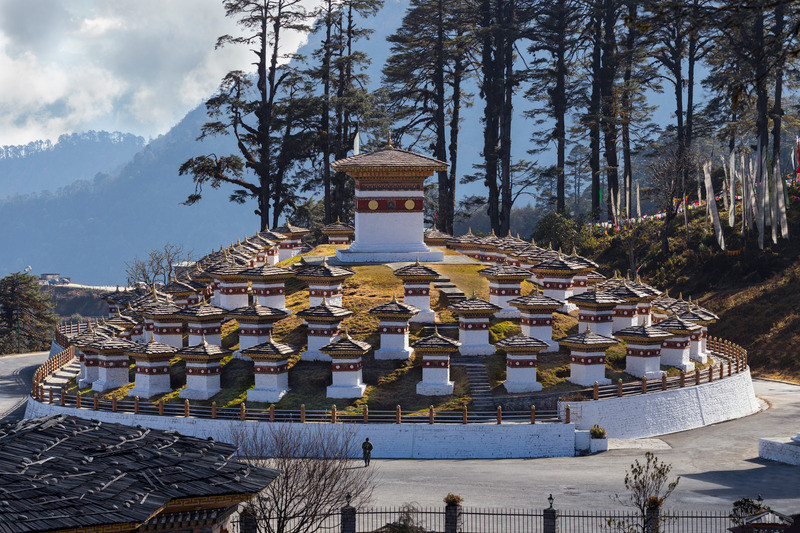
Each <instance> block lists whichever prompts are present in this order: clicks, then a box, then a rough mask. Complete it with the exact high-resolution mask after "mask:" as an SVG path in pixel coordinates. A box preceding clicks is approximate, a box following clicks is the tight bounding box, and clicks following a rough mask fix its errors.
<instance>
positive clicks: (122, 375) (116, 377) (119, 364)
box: [92, 355, 130, 392]
mask: <svg viewBox="0 0 800 533" xmlns="http://www.w3.org/2000/svg"><path fill="white" fill-rule="evenodd" d="M97 359H98V376H97V380H95V381H94V382H93V383H92V390H94V391H98V392H102V391H105V390H109V389H116V388H118V387H124V386H125V385H127V384H128V383H130V378H129V374H128V356H127V355H100V356H99V357H98V358H97Z"/></svg>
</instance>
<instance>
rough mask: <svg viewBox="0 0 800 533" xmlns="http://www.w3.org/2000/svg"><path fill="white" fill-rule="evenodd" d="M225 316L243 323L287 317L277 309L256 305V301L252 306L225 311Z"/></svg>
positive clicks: (281, 310)
mask: <svg viewBox="0 0 800 533" xmlns="http://www.w3.org/2000/svg"><path fill="white" fill-rule="evenodd" d="M225 316H228V317H230V318H235V319H237V320H243V321H255V320H259V319H262V320H272V321H278V320H281V319H283V318H286V317H287V316H289V313H287V312H286V311H284V310H283V309H278V308H277V307H268V306H266V305H261V304H260V303H258V300H256V302H255V303H253V305H247V306H244V307H237V308H236V309H231V310H230V311H225Z"/></svg>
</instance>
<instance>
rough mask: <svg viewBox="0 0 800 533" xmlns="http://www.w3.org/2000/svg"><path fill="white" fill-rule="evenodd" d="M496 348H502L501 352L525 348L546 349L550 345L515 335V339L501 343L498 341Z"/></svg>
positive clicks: (509, 338) (511, 338)
mask: <svg viewBox="0 0 800 533" xmlns="http://www.w3.org/2000/svg"><path fill="white" fill-rule="evenodd" d="M495 347H496V348H500V349H501V350H514V349H523V348H537V349H544V348H547V347H548V344H547V343H546V342H544V341H542V340H539V339H537V338H535V337H528V336H527V335H515V336H513V337H506V338H505V339H503V340H501V341H497V343H496V344H495Z"/></svg>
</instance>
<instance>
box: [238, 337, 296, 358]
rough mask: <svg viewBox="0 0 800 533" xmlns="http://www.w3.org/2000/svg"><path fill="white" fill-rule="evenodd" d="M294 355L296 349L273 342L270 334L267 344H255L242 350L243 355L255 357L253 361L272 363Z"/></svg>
mask: <svg viewBox="0 0 800 533" xmlns="http://www.w3.org/2000/svg"><path fill="white" fill-rule="evenodd" d="M295 353H297V349H296V348H294V347H292V346H290V345H288V344H285V343H282V342H278V341H276V340H274V339H273V338H272V334H270V336H269V340H268V341H267V342H262V343H261V344H256V345H255V346H251V347H250V348H245V349H244V350H242V354H243V355H247V356H255V357H254V359H257V360H258V359H266V360H273V361H275V360H282V359H287V358H288V357H289V356H290V355H292V354H295Z"/></svg>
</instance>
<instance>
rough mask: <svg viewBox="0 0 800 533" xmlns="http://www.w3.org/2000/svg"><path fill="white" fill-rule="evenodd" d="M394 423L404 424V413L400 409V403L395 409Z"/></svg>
mask: <svg viewBox="0 0 800 533" xmlns="http://www.w3.org/2000/svg"><path fill="white" fill-rule="evenodd" d="M394 423H395V424H402V423H403V413H402V411H400V406H399V405H398V406H397V407H396V408H395V410H394Z"/></svg>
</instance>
